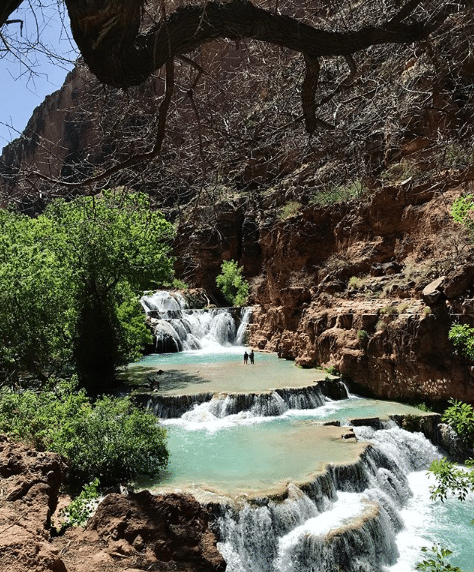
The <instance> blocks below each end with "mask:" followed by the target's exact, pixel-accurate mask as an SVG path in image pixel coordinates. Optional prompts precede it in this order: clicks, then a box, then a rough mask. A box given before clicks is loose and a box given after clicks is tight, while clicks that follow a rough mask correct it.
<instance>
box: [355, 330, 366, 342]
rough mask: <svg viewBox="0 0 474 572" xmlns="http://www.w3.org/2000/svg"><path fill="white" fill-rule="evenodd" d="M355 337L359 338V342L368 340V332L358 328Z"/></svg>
mask: <svg viewBox="0 0 474 572" xmlns="http://www.w3.org/2000/svg"><path fill="white" fill-rule="evenodd" d="M357 338H358V339H359V342H360V343H365V342H367V341H369V334H368V332H367V331H366V330H358V331H357Z"/></svg>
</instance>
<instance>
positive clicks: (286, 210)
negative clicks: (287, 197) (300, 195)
mask: <svg viewBox="0 0 474 572" xmlns="http://www.w3.org/2000/svg"><path fill="white" fill-rule="evenodd" d="M301 207H302V204H301V203H299V202H298V201H288V202H287V203H286V205H284V206H282V207H281V209H280V212H279V213H278V220H279V221H284V220H286V219H287V218H290V217H292V216H295V215H296V214H298V212H299V210H300V208H301Z"/></svg>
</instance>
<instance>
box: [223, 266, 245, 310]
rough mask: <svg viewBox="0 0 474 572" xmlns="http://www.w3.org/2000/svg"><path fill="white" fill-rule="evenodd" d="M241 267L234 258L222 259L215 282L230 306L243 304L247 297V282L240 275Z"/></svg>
mask: <svg viewBox="0 0 474 572" xmlns="http://www.w3.org/2000/svg"><path fill="white" fill-rule="evenodd" d="M242 270H243V269H242V267H241V266H239V265H238V263H237V262H236V261H235V260H224V261H223V262H222V266H221V273H220V274H219V275H218V276H217V277H216V284H217V286H218V287H219V288H220V290H221V292H222V294H223V295H224V298H225V299H226V300H227V301H228V302H229V304H231V305H232V306H245V304H246V303H247V300H248V297H249V284H248V282H247V281H246V280H245V279H244V278H243V277H242Z"/></svg>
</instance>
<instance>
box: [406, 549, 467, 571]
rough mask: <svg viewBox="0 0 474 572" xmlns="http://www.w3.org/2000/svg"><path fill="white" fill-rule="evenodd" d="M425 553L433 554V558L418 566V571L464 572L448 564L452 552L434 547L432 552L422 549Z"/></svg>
mask: <svg viewBox="0 0 474 572" xmlns="http://www.w3.org/2000/svg"><path fill="white" fill-rule="evenodd" d="M421 550H422V551H423V552H431V556H430V557H429V558H427V559H425V560H423V562H419V563H418V564H417V565H416V569H417V570H424V571H425V572H462V570H461V568H459V567H458V566H453V565H452V564H450V563H449V562H448V558H449V557H450V556H451V554H452V551H451V550H448V549H447V548H442V547H440V546H433V547H432V548H431V550H429V549H428V548H426V547H423V548H422V549H421Z"/></svg>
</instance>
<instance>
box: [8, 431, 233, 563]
mask: <svg viewBox="0 0 474 572" xmlns="http://www.w3.org/2000/svg"><path fill="white" fill-rule="evenodd" d="M66 469H67V466H66V464H65V462H64V460H62V459H61V457H59V456H58V455H56V454H54V453H39V452H37V451H35V450H33V449H31V448H30V447H27V446H25V445H20V444H18V443H14V442H13V441H11V440H10V439H8V438H7V437H5V436H3V435H0V570H1V571H2V572H48V571H52V572H91V571H94V572H110V571H111V570H114V572H115V571H118V570H123V571H128V572H132V571H136V570H160V571H162V572H167V571H170V572H171V571H173V572H221V571H224V570H225V562H224V559H223V558H222V556H221V555H220V554H219V552H218V551H217V548H216V538H215V536H214V534H213V532H212V531H211V529H210V527H209V514H208V512H207V511H206V509H204V508H203V507H201V505H200V504H199V503H198V502H197V501H196V500H195V499H194V498H193V497H192V496H191V495H179V494H170V495H164V496H154V495H152V494H151V493H150V492H148V491H143V492H141V493H138V494H131V495H129V496H122V495H120V494H110V495H108V496H107V497H106V498H105V499H104V501H103V502H102V503H101V504H100V505H99V508H98V511H97V513H96V515H95V516H94V518H93V519H92V520H91V522H90V524H89V526H88V527H87V529H86V530H84V529H82V528H69V529H68V530H67V531H66V533H65V534H64V536H59V537H54V538H52V537H51V515H52V514H53V512H54V510H55V508H56V505H57V503H58V491H59V486H60V484H61V482H62V481H63V480H64V478H65V476H66Z"/></svg>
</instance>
